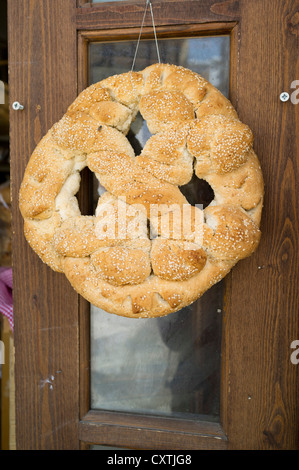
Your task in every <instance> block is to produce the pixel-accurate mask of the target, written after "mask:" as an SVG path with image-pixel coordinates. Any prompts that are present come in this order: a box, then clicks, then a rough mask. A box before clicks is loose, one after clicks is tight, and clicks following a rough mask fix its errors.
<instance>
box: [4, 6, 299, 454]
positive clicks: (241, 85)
mask: <svg viewBox="0 0 299 470" xmlns="http://www.w3.org/2000/svg"><path fill="white" fill-rule="evenodd" d="M152 4H153V9H154V15H155V22H156V25H157V32H158V37H159V38H165V39H166V38H167V37H174V36H175V35H177V36H178V35H179V36H181V35H184V36H189V37H194V36H198V35H199V34H202V35H213V34H215V33H217V34H219V33H221V34H223V33H224V34H229V35H230V93H229V97H230V99H231V101H232V103H233V105H234V106H235V107H236V109H237V111H238V113H239V116H240V119H241V120H242V121H243V122H245V123H247V124H248V125H249V126H250V127H251V128H252V130H253V133H254V136H255V140H254V148H255V151H256V152H257V154H258V156H259V159H260V161H261V164H262V168H263V174H264V178H265V186H266V197H265V205H264V210H263V218H262V240H261V243H260V246H259V248H258V251H257V252H256V253H255V254H254V255H253V256H251V257H250V258H249V259H247V260H243V261H242V262H241V263H239V264H238V265H237V266H236V267H235V268H234V269H233V271H232V273H231V274H230V275H228V276H227V277H226V278H225V281H224V289H225V292H224V303H223V312H222V351H221V387H220V418H219V419H220V424H219V423H217V422H216V423H215V422H207V421H206V420H201V419H195V420H186V419H178V418H173V419H169V418H164V417H156V416H145V415H143V414H131V413H124V412H120V413H110V412H109V411H97V410H91V403H90V386H89V379H90V334H89V333H90V319H89V305H88V303H87V302H85V301H84V299H82V298H80V297H79V296H78V295H77V294H76V293H75V292H74V291H73V289H72V288H71V287H70V285H69V284H68V282H67V281H66V279H65V278H64V276H63V275H62V274H57V273H54V272H52V271H51V270H50V268H48V267H47V266H45V265H44V264H43V263H42V262H41V261H40V260H39V259H38V257H37V256H36V255H35V254H34V253H33V251H32V250H31V249H30V247H29V246H28V244H27V243H26V241H25V239H24V236H23V223H22V219H21V216H20V213H19V210H18V191H19V186H20V183H21V181H22V178H23V174H24V170H25V166H26V164H27V161H28V159H29V157H30V155H31V153H32V151H33V149H34V147H35V146H36V144H37V143H38V141H39V140H40V138H41V137H42V136H43V135H44V134H45V133H46V132H47V130H48V129H49V128H50V127H51V126H52V124H53V123H54V122H56V121H57V120H58V119H60V118H61V117H62V115H63V113H64V112H65V111H66V109H67V107H68V105H69V104H70V103H71V102H72V101H73V100H74V98H75V97H76V95H77V94H78V93H79V92H80V91H81V90H82V88H84V87H85V86H86V84H87V83H88V55H87V51H88V47H89V44H90V43H91V42H92V40H93V39H97V40H98V39H99V35H102V38H103V37H105V38H106V40H107V39H108V38H109V40H111V41H119V40H120V39H122V40H126V41H128V40H132V39H133V40H136V38H137V37H138V33H139V28H140V24H141V21H142V17H143V11H144V2H138V1H135V0H133V1H127V2H126V1H121V2H118V1H116V2H113V3H110V4H109V5H108V4H106V3H97V4H95V5H91V2H86V1H85V0H79V1H78V2H77V1H76V0H51V2H50V1H46V0H40V1H38V0H35V1H29V0H23V1H22V2H21V4H20V2H19V1H18V0H9V2H8V6H9V21H8V25H9V68H10V78H9V80H10V82H9V88H10V105H11V104H12V103H13V102H14V101H19V102H20V103H21V104H23V105H24V110H23V111H17V112H16V111H12V108H11V106H10V109H11V117H10V122H11V136H10V137H11V175H12V177H11V178H12V179H11V187H12V202H13V273H14V315H15V347H16V434H17V447H18V448H19V449H77V448H79V447H80V445H84V443H86V444H98V445H107V446H112V447H134V448H136V449H138V448H144V447H143V446H144V442H146V443H147V444H146V445H147V446H148V448H152V449H156V448H157V449H158V448H168V449H186V448H188V449H192V448H197V449H199V448H226V447H228V448H230V449H279V448H281V449H296V448H297V449H298V448H299V444H298V431H299V419H298V418H299V416H298V414H299V413H298V389H299V387H298V371H299V366H298V365H297V366H296V365H295V364H293V363H292V362H291V360H290V355H291V353H292V349H291V347H290V345H291V343H292V341H294V340H296V339H298V338H299V328H298V314H297V311H296V309H297V305H298V297H299V296H298V283H297V282H296V279H297V278H298V266H299V263H298V253H299V250H298V239H299V237H298V232H299V228H298V207H297V206H298V202H297V198H295V194H296V193H295V191H296V184H298V181H297V180H298V167H297V164H296V151H298V146H297V140H296V139H298V137H297V136H298V135H299V133H298V119H297V120H296V114H295V112H296V105H295V104H293V102H292V100H289V101H288V102H285V103H283V102H281V101H280V100H279V95H280V93H281V92H282V91H288V92H289V93H292V90H291V89H290V87H291V83H292V82H293V80H295V79H296V70H297V68H296V67H297V63H298V62H296V61H297V58H296V48H297V47H298V43H297V41H298V39H297V37H298V35H297V26H296V25H297V23H298V22H297V21H296V18H297V16H296V15H298V13H296V11H297V7H296V2H293V1H290V0H289V1H285V2H280V1H279V0H274V1H273V0H272V1H270V0H265V1H263V2H259V1H257V0H254V1H252V2H248V1H245V0H240V1H234V2H231V1H229V0H228V1H224V2H218V1H217V2H215V1H213V0H208V1H201V0H197V1H193V0H181V1H176V0H164V1H163V2H162V1H159V0H157V1H156V0H153V2H152ZM152 37H153V35H152V28H151V17H150V14H149V13H148V14H147V17H146V21H145V28H144V38H146V39H152ZM77 40H78V42H77ZM296 126H297V128H296ZM83 185H84V182H83ZM87 193H88V191H87V190H86V191H81V195H80V199H81V201H80V203H81V207H87V206H88V204H89V203H90V199H89V194H87ZM203 299H204V297H203ZM140 429H141V430H142V432H141V433H140ZM80 443H81V444H80ZM82 443H83V444H82Z"/></svg>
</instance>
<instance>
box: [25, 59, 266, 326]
mask: <svg viewBox="0 0 299 470" xmlns="http://www.w3.org/2000/svg"><path fill="white" fill-rule="evenodd" d="M138 111H139V112H140V113H141V115H142V117H143V118H144V119H145V120H146V122H147V125H148V128H149V130H150V132H151V134H152V136H151V138H150V139H149V140H148V141H147V142H146V145H145V147H144V148H143V150H142V152H141V154H140V155H138V156H135V154H134V150H133V148H132V146H131V144H130V143H129V141H128V139H127V138H126V134H127V133H128V131H129V129H130V126H131V123H132V121H133V120H134V119H135V117H136V115H137V112H138ZM252 142H253V136H252V132H251V130H250V129H249V128H248V126H246V125H245V124H243V123H241V122H240V120H239V119H238V116H237V113H236V111H235V109H234V108H233V106H232V105H231V103H230V102H229V101H228V100H227V99H226V98H225V97H224V96H223V95H222V94H221V93H220V92H219V91H218V90H217V89H216V88H215V87H213V86H212V85H211V84H210V83H209V82H207V81H206V80H205V79H203V78H202V77H201V76H200V75H198V74H196V73H194V72H192V71H190V70H188V69H186V68H183V67H179V66H175V65H169V64H155V65H152V66H150V67H147V68H146V69H144V70H143V71H141V72H132V73H131V72H128V73H124V74H121V75H114V76H111V77H109V78H107V79H105V80H102V81H101V82H99V83H96V84H94V85H91V86H90V87H89V88H87V89H86V90H84V91H83V92H82V93H81V94H80V95H79V96H78V97H77V99H76V100H75V101H74V102H73V104H72V105H71V106H70V107H69V108H68V110H67V112H66V114H65V115H64V116H63V117H62V119H61V120H60V121H59V122H57V123H56V124H55V125H54V126H53V127H52V128H51V129H50V130H49V132H48V133H47V134H46V136H45V137H44V138H43V139H42V140H41V142H40V143H39V144H38V146H37V147H36V149H35V150H34V152H33V154H32V156H31V158H30V160H29V163H28V165H27V168H26V171H25V175H24V179H23V182H22V185H21V188H20V199H19V202H20V210H21V213H22V216H23V218H24V232H25V236H26V239H27V240H28V242H29V244H30V245H31V247H32V248H33V249H34V250H35V252H36V253H37V254H38V255H39V256H40V258H41V259H42V260H43V261H44V262H45V263H47V264H48V265H49V266H50V267H51V268H52V269H53V270H55V271H58V272H63V273H65V275H66V276H67V278H68V279H69V281H70V282H71V284H72V286H73V287H74V288H75V289H76V290H77V292H79V293H80V294H81V295H82V296H83V297H85V298H86V299H88V300H89V301H90V302H91V303H92V304H94V305H96V306H98V307H100V308H102V309H104V310H106V311H107V312H110V313H115V314H118V315H123V316H128V317H157V316H162V315H166V314H169V313H171V312H174V311H177V310H179V309H181V308H182V307H185V306H186V305H189V304H190V303H192V302H194V301H195V300H196V299H197V298H198V297H200V296H201V295H202V294H203V293H204V292H205V291H206V290H207V289H209V288H210V287H211V286H212V285H213V284H215V283H216V282H218V281H219V280H220V279H222V278H223V277H224V276H225V275H226V274H227V273H228V272H229V271H230V270H231V268H232V267H233V266H234V265H235V264H236V263H237V262H238V261H239V260H240V259H242V258H245V257H247V256H249V255H250V254H251V253H252V252H253V251H254V250H255V249H256V247H257V245H258V243H259V239H260V230H259V224H260V218H261V211H262V204H263V191H264V189H263V177H262V172H261V168H260V164H259V161H258V158H257V156H256V154H255V153H254V151H253V148H252ZM86 166H88V167H89V169H90V170H91V171H93V172H94V173H95V175H96V177H97V178H98V180H99V182H100V184H101V185H102V186H103V187H104V188H105V190H106V191H105V192H104V194H102V195H101V196H100V198H99V201H98V205H97V209H96V213H95V215H94V216H85V215H81V213H80V210H79V206H78V201H77V198H76V196H75V195H76V193H77V192H78V190H79V185H80V171H81V170H82V169H83V168H84V167H86ZM193 173H195V175H196V176H197V177H198V178H200V179H203V180H205V181H206V182H208V183H209V185H210V186H211V187H212V189H213V191H214V199H213V201H212V202H211V203H210V204H209V205H208V207H206V208H205V209H204V210H202V209H200V208H199V207H195V206H191V205H190V204H189V203H188V201H187V200H186V198H185V196H184V195H183V194H182V192H181V190H180V186H182V185H185V184H187V183H188V182H189V181H190V180H191V178H192V176H193ZM153 208H154V209H155V210H153ZM186 208H187V209H188V211H185V209H186ZM123 214H125V216H123ZM185 214H188V222H189V223H188V224H186V223H185V220H186V217H185ZM165 234H167V236H166V235H165Z"/></svg>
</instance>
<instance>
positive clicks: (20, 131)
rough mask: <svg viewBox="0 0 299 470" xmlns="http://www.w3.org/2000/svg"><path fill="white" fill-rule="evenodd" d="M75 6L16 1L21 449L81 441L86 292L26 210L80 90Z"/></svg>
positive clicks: (13, 85) (12, 53)
mask: <svg viewBox="0 0 299 470" xmlns="http://www.w3.org/2000/svg"><path fill="white" fill-rule="evenodd" d="M74 7H75V2H71V1H66V2H65V1H62V0H51V1H43V0H42V1H40V0H35V1H30V2H29V1H24V2H19V1H18V0H10V1H9V2H8V8H9V72H10V78H9V88H10V90H9V91H10V105H11V104H12V103H13V102H14V101H19V102H20V103H22V104H23V105H24V111H19V112H15V111H11V114H10V123H11V133H10V142H11V175H12V177H11V183H12V203H13V279H14V289H13V298H14V316H15V333H14V336H15V344H16V363H15V364H16V365H15V369H16V439H17V448H18V449H76V448H78V446H79V442H78V400H79V389H78V383H79V379H78V295H77V294H76V293H75V291H74V290H73V289H72V287H71V286H70V284H69V283H68V282H67V280H66V279H65V277H64V275H63V274H57V273H54V272H53V271H51V269H49V268H48V267H47V266H46V265H44V264H43V263H42V262H41V261H40V260H39V259H38V257H37V256H36V255H35V254H34V252H33V251H32V250H31V249H30V247H29V246H28V244H27V243H26V241H25V239H24V236H23V223H22V220H21V217H20V213H19V209H18V190H19V186H20V183H21V181H22V178H23V174H24V170H25V166H26V164H27V161H28V159H29V157H30V155H31V153H32V151H33V149H34V148H35V146H36V144H37V143H38V141H39V140H40V139H41V137H42V136H43V135H44V134H45V133H46V132H47V130H48V129H49V128H50V127H51V126H52V124H53V123H54V122H56V121H57V120H58V119H59V118H60V117H61V116H62V115H63V113H64V112H65V110H66V107H67V106H68V104H69V103H71V102H72V101H73V99H74V98H75V97H76V93H77V83H76V77H77V73H76V63H77V62H76V48H75V47H74V45H75V43H76V29H75V27H74V25H73V24H72V22H71V18H73V17H74V14H75V10H74ZM10 109H11V106H10Z"/></svg>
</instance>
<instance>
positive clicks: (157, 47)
mask: <svg viewBox="0 0 299 470" xmlns="http://www.w3.org/2000/svg"><path fill="white" fill-rule="evenodd" d="M148 5H149V7H150V11H151V17H152V23H153V30H154V36H155V43H156V50H157V56H158V61H159V64H160V63H161V61H160V52H159V46H158V39H157V34H156V27H155V21H154V14H153V8H152V4H151V1H150V0H146V5H145V9H144V14H143V18H142V23H141V27H140V32H139V37H138V40H137V45H136V50H135V54H134V58H133V63H132V68H131V73H132V72H133V70H134V66H135V62H136V57H137V52H138V48H139V43H140V38H141V34H142V29H143V25H144V20H145V17H146V12H147V7H148Z"/></svg>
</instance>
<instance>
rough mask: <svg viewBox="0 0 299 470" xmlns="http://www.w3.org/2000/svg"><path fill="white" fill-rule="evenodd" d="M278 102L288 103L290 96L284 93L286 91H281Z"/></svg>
mask: <svg viewBox="0 0 299 470" xmlns="http://www.w3.org/2000/svg"><path fill="white" fill-rule="evenodd" d="M279 98H280V101H283V102H285V101H288V99H289V98H290V95H289V94H288V93H287V92H286V91H283V92H282V93H281V94H280V97H279Z"/></svg>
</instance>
